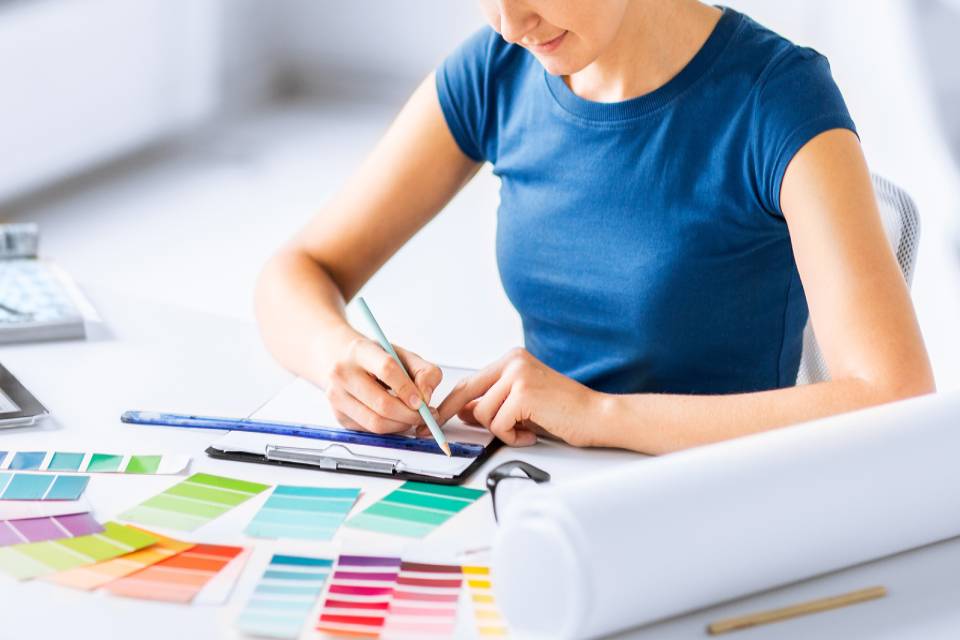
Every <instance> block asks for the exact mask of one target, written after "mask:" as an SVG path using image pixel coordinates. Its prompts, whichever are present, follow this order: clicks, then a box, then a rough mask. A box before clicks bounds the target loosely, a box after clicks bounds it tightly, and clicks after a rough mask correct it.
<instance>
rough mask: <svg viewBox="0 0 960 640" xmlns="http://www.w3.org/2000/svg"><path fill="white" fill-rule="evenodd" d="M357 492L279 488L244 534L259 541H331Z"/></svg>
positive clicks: (358, 491) (283, 486)
mask: <svg viewBox="0 0 960 640" xmlns="http://www.w3.org/2000/svg"><path fill="white" fill-rule="evenodd" d="M359 495H360V489H335V488H330V489H325V488H320V487H294V486H289V485H278V486H277V487H276V488H275V489H274V490H273V493H272V494H270V497H269V498H268V499H267V502H266V504H264V505H263V508H262V509H260V511H259V512H258V513H257V515H256V517H255V518H254V519H253V521H252V522H251V523H250V524H249V525H248V526H247V529H246V531H245V533H246V534H247V535H250V536H256V537H258V538H293V539H297V540H332V539H333V536H334V534H335V533H336V532H337V528H338V527H339V526H340V524H341V523H342V522H343V519H344V518H346V517H347V513H349V511H350V509H351V508H352V507H353V504H354V503H355V502H356V501H357V496H359Z"/></svg>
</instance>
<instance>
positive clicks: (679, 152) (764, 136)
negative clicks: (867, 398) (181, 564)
mask: <svg viewBox="0 0 960 640" xmlns="http://www.w3.org/2000/svg"><path fill="white" fill-rule="evenodd" d="M437 89H438V91H439V96H440V105H441V107H442V109H443V114H444V117H445V118H446V121H447V124H448V125H449V127H450V131H451V133H452V134H453V137H454V138H455V139H456V141H457V143H458V144H459V146H460V148H461V149H462V150H463V152H464V153H465V154H466V155H468V156H469V157H471V158H473V159H475V160H477V161H489V162H491V163H492V164H493V170H494V173H495V174H496V175H497V176H499V177H500V180H501V186H500V208H499V211H498V218H497V261H498V265H499V269H500V276H501V279H502V281H503V285H504V288H505V290H506V293H507V296H508V297H509V298H510V301H511V302H512V303H513V305H514V306H515V307H516V309H517V311H518V312H519V314H520V317H521V319H522V321H523V331H524V340H525V346H526V348H527V349H528V350H529V351H530V352H531V353H532V354H533V355H535V356H536V357H538V358H539V359H540V360H542V361H543V362H544V363H545V364H547V365H549V366H550V367H552V368H554V369H556V370H557V371H560V372H561V373H564V374H566V375H568V376H571V377H572V378H574V379H576V380H579V381H580V382H582V383H584V384H586V385H588V386H590V387H592V388H594V389H598V390H601V391H606V392H614V393H638V392H660V393H691V394H708V393H735V392H749V391H759V390H765V389H775V388H780V387H787V386H791V385H793V384H795V383H796V376H797V368H798V366H799V362H800V352H801V346H802V333H803V327H804V325H805V323H806V321H807V304H806V298H805V296H804V292H803V287H802V285H801V282H800V278H799V275H798V273H797V267H796V262H795V260H794V257H793V251H792V248H791V245H790V234H789V232H788V230H787V225H786V222H785V220H784V217H783V213H782V211H781V209H780V184H781V181H782V179H783V175H784V172H785V170H786V167H787V165H788V164H789V162H790V160H791V159H792V158H793V156H794V155H795V154H796V153H797V151H799V150H800V148H801V147H802V146H803V145H804V144H806V143H807V142H808V141H810V140H811V139H812V138H813V137H815V136H816V135H818V134H820V133H822V132H824V131H827V130H830V129H836V128H845V129H850V130H853V131H855V129H854V124H853V121H852V120H851V118H850V115H849V113H848V111H847V108H846V106H845V104H844V101H843V97H842V96H841V94H840V91H839V90H838V89H837V86H836V84H835V83H834V81H833V78H832V76H831V73H830V67H829V64H828V63H827V60H826V59H825V58H824V57H823V56H821V55H820V54H819V53H817V52H816V51H813V50H812V49H807V48H801V47H798V46H796V45H794V44H793V43H791V42H789V41H788V40H786V39H784V38H782V37H781V36H779V35H777V34H775V33H773V32H771V31H769V30H767V29H765V28H764V27H762V26H760V25H758V24H757V23H756V22H754V21H753V20H751V19H750V18H748V17H746V16H744V15H742V14H740V13H737V12H736V11H734V10H732V9H729V8H728V9H725V10H724V13H723V16H722V17H721V18H720V21H719V23H718V24H717V26H716V28H715V29H714V31H713V33H712V34H711V35H710V37H709V39H708V40H707V42H706V43H705V44H704V46H703V48H702V49H701V50H700V51H699V52H698V53H697V54H696V55H695V57H694V58H693V59H692V60H691V61H690V63H689V64H687V66H686V67H685V68H684V69H683V70H682V71H680V73H679V74H677V76H676V77H674V78H673V79H672V80H670V81H669V82H667V84H666V85H664V86H663V87H661V88H659V89H657V90H655V91H653V92H651V93H649V94H646V95H643V96H640V97H638V98H634V99H632V100H627V101H624V102H619V103H609V104H607V103H598V102H592V101H588V100H584V99H582V98H580V97H578V96H577V95H576V94H574V93H573V92H572V91H571V90H570V89H569V88H568V87H567V85H566V84H565V83H564V81H563V79H562V78H560V77H556V76H552V75H549V74H547V73H546V71H545V70H544V69H543V67H542V66H541V65H540V63H539V62H537V60H536V58H534V57H533V55H532V54H530V53H529V52H527V51H526V50H525V49H523V48H522V47H520V46H517V45H511V44H507V43H506V42H505V41H504V40H503V39H502V38H500V36H499V35H498V34H497V33H496V32H495V31H493V30H492V29H489V28H485V29H483V30H481V31H480V32H478V33H477V34H475V35H474V36H473V37H471V38H470V39H469V40H467V41H466V42H465V43H464V44H463V45H461V47H460V48H459V49H457V50H456V51H455V52H454V53H453V54H452V55H451V56H450V57H449V58H447V60H446V61H445V62H444V63H443V64H442V66H441V67H440V68H439V69H438V71H437Z"/></svg>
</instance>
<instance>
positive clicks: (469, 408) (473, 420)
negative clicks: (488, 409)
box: [457, 400, 480, 427]
mask: <svg viewBox="0 0 960 640" xmlns="http://www.w3.org/2000/svg"><path fill="white" fill-rule="evenodd" d="M477 402H478V401H477V400H471V401H470V402H468V403H467V404H465V405H463V408H462V409H460V411H458V412H457V417H458V418H460V419H461V420H463V421H464V422H465V423H466V424H469V425H473V426H475V427H479V426H480V421H479V420H477V416H476V415H474V413H473V409H474V407H476V406H477Z"/></svg>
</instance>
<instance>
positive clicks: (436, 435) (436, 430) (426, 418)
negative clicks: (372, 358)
mask: <svg viewBox="0 0 960 640" xmlns="http://www.w3.org/2000/svg"><path fill="white" fill-rule="evenodd" d="M357 303H358V304H359V305H360V310H361V311H363V315H364V316H366V318H367V322H369V323H370V328H371V329H373V333H374V335H375V336H376V337H377V342H379V343H380V346H381V347H383V349H384V351H386V352H387V353H389V354H390V357H392V358H393V359H394V360H396V361H397V364H398V365H400V370H401V371H403V373H404V375H406V376H407V378H410V372H408V371H407V368H406V367H404V366H403V362H401V361H400V356H398V355H397V352H396V350H395V349H394V348H393V345H392V344H390V341H389V340H387V336H386V335H384V333H383V329H381V328H380V324H379V323H378V322H377V319H376V318H374V317H373V312H372V311H370V307H368V306H367V301H366V300H364V299H363V298H362V297H360V298H357ZM411 382H412V379H411ZM414 386H416V385H414ZM417 393H419V390H418V391H417ZM417 411H419V412H420V417H421V418H423V422H424V423H425V424H426V425H427V428H428V429H430V433H431V434H432V435H433V439H434V440H436V441H437V446H439V447H440V448H441V449H443V452H444V453H445V454H447V457H449V456H450V445H448V444H447V437H446V436H445V435H443V431H441V429H440V425H438V424H437V421H436V420H434V419H433V414H432V413H430V408H429V407H427V403H426V402H424V400H423V397H422V396H421V398H420V407H419V409H417Z"/></svg>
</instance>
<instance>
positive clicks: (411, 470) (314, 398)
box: [206, 367, 502, 485]
mask: <svg viewBox="0 0 960 640" xmlns="http://www.w3.org/2000/svg"><path fill="white" fill-rule="evenodd" d="M443 372H444V376H443V382H442V383H441V385H440V387H438V388H437V390H436V393H435V397H436V398H438V399H440V398H443V397H445V396H446V394H447V393H449V391H450V390H451V389H452V388H453V386H454V384H456V382H457V381H458V380H459V379H460V378H462V377H464V376H466V375H469V374H470V373H471V371H470V370H467V369H456V368H452V367H444V368H443ZM250 418H251V419H254V420H265V421H276V422H280V423H284V422H286V423H294V422H295V423H300V424H303V423H306V424H314V425H318V426H323V427H325V428H330V426H331V425H336V424H337V422H336V417H335V416H334V415H333V411H332V410H331V408H330V406H329V404H328V403H327V400H326V397H325V396H324V395H323V393H322V392H321V391H320V390H319V389H317V388H316V387H314V386H313V385H312V384H310V383H309V382H307V381H305V380H303V379H300V378H298V379H296V380H294V381H293V382H292V383H290V384H289V385H288V386H287V387H285V388H284V389H283V390H281V391H280V393H278V394H277V395H276V396H275V397H274V398H273V399H271V400H270V401H268V402H267V403H266V404H265V405H264V406H262V407H261V408H260V409H258V410H257V411H256V412H254V413H253V414H252V415H251V416H250ZM444 431H445V432H446V434H447V438H448V440H449V441H450V442H465V443H469V444H476V445H481V446H482V453H480V455H478V456H476V457H473V458H468V457H453V458H447V457H446V456H444V455H443V454H439V453H425V452H416V451H410V452H408V451H401V450H398V449H395V448H386V447H378V446H371V445H365V444H349V443H342V442H330V441H326V440H316V439H310V438H302V437H296V436H288V435H273V434H262V433H245V432H239V431H231V432H229V433H227V434H226V435H225V436H223V437H221V438H220V439H218V440H216V441H214V442H213V443H212V444H211V445H210V446H209V447H208V448H207V450H206V454H207V455H208V456H210V457H211V458H216V459H219V460H233V461H238V462H252V463H259V464H276V465H280V466H287V467H298V468H304V469H314V470H318V471H334V472H339V473H350V474H358V475H366V476H376V477H387V478H394V479H402V480H416V481H418V482H428V483H432V484H445V485H458V484H462V483H463V482H464V481H465V480H466V479H467V478H469V477H470V475H471V474H472V473H473V472H474V471H476V470H477V468H479V467H480V466H481V465H483V463H484V462H486V460H487V459H488V458H489V457H490V456H491V455H492V454H493V453H494V452H495V451H496V450H497V449H499V448H500V446H501V445H502V443H501V442H500V441H499V440H498V439H496V438H495V437H494V436H493V434H491V433H490V432H489V431H487V430H486V429H480V428H477V427H471V426H467V425H465V424H463V423H462V422H460V421H458V420H457V419H456V418H454V419H452V420H450V421H449V422H448V423H447V425H446V426H445V427H444Z"/></svg>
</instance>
